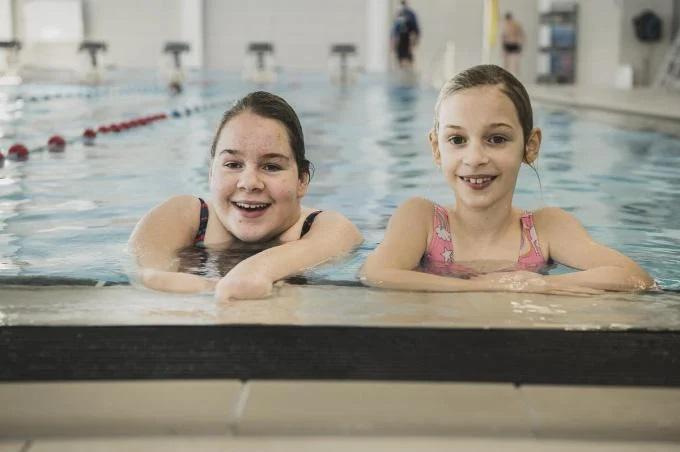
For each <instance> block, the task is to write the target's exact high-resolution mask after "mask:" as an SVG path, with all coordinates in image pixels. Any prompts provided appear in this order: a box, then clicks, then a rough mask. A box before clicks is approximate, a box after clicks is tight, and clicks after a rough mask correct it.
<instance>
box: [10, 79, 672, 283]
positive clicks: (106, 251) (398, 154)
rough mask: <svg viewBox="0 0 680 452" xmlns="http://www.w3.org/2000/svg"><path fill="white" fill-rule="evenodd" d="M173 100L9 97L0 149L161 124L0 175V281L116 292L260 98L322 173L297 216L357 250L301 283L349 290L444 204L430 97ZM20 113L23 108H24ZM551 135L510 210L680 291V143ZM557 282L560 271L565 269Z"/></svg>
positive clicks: (155, 93)
mask: <svg viewBox="0 0 680 452" xmlns="http://www.w3.org/2000/svg"><path fill="white" fill-rule="evenodd" d="M186 88H187V89H186V91H185V93H184V94H183V95H181V96H178V97H170V96H169V95H168V94H167V93H166V92H165V90H164V89H162V88H161V87H159V85H158V84H157V83H154V82H153V81H152V80H136V81H129V80H128V81H118V82H116V83H114V84H111V85H107V86H102V87H99V88H87V87H78V86H69V85H58V84H52V85H32V84H26V85H23V86H20V87H12V88H10V87H2V88H0V92H2V93H3V95H2V106H0V109H1V110H0V148H2V149H3V151H5V152H4V153H6V150H7V148H8V147H9V146H10V145H11V144H13V143H15V142H21V143H24V144H25V145H26V146H27V147H28V148H29V149H32V148H35V147H38V146H43V145H44V144H45V143H46V141H47V139H48V138H49V137H50V136H51V135H53V134H55V133H59V134H62V135H64V136H66V137H67V138H68V137H76V136H79V135H80V134H82V131H83V130H84V129H85V128H87V127H95V126H98V125H101V124H109V123H112V122H119V121H123V120H128V119H132V118H134V117H139V116H141V115H147V114H154V113H163V112H164V113H167V114H170V115H171V114H172V112H174V111H176V112H177V113H178V114H179V117H177V118H173V117H172V116H171V117H170V118H169V119H167V120H165V121H158V122H156V123H154V124H152V125H148V126H145V127H139V128H135V129H132V130H128V131H125V132H123V133H118V134H113V133H111V134H106V135H101V134H100V136H98V137H97V139H96V143H95V145H94V146H85V145H83V144H82V143H81V142H80V141H76V142H73V143H69V144H68V145H67V149H66V151H65V152H64V153H62V154H55V153H48V152H46V151H42V152H34V153H32V154H31V155H30V158H29V159H28V160H27V161H25V162H13V161H5V163H4V166H3V167H2V168H0V278H1V279H2V281H4V282H5V283H7V282H14V283H16V282H21V281H24V282H30V281H35V280H36V279H37V278H42V277H47V278H52V279H60V278H66V279H68V280H71V281H74V282H77V281H78V280H88V281H89V280H97V281H101V282H109V283H119V284H125V283H127V282H128V277H127V274H126V268H127V258H126V256H125V245H126V241H127V238H128V236H129V234H130V231H131V230H132V228H133V227H134V225H135V223H136V221H137V220H138V219H139V218H140V217H141V215H142V214H143V213H144V212H146V211H147V210H148V209H149V208H150V207H151V206H153V205H155V204H157V203H159V202H160V201H162V200H164V199H166V198H167V197H168V196H171V195H173V194H179V193H187V194H195V195H197V196H206V195H207V192H208V185H207V171H208V162H207V155H208V150H209V149H208V148H209V145H210V141H211V139H212V135H213V133H214V128H215V126H216V125H217V123H218V121H219V119H220V116H221V114H222V112H223V111H224V109H225V108H226V107H227V106H228V104H229V102H230V101H232V100H234V99H235V98H237V97H239V96H241V95H243V94H245V93H247V92H249V91H252V90H255V89H259V88H264V89H267V90H270V91H273V92H276V93H277V94H280V95H282V96H283V97H284V98H286V99H287V100H288V101H289V102H290V103H291V104H292V105H293V107H294V108H295V109H296V111H297V112H298V114H299V116H300V120H301V122H302V126H303V129H304V131H305V138H306V143H307V150H308V154H309V159H310V160H311V161H312V162H313V163H314V165H315V167H316V171H315V175H314V178H313V180H312V183H311V186H310V191H309V193H308V195H307V198H306V200H305V204H308V205H311V206H314V207H317V208H321V209H335V210H338V211H341V212H343V213H345V214H346V215H347V216H348V217H349V218H350V219H351V220H352V221H353V222H355V224H357V226H358V227H359V228H360V229H361V230H362V231H363V232H364V235H365V238H366V241H365V243H364V244H363V245H362V247H361V248H360V249H359V250H358V251H357V252H355V253H354V254H352V255H351V256H350V257H349V258H347V259H345V260H343V261H340V262H338V263H337V264H335V265H329V266H325V267H322V268H320V269H317V270H314V271H313V272H310V274H309V275H306V276H307V277H308V278H307V279H308V281H309V282H311V283H314V282H315V281H324V282H328V281H331V282H336V283H339V284H340V283H356V282H357V276H356V273H357V270H358V268H359V266H360V265H361V263H362V262H363V259H364V258H365V256H366V254H367V253H368V252H369V251H370V250H371V249H373V248H374V247H375V246H376V244H377V243H378V242H379V241H380V240H381V238H382V235H383V231H384V228H385V226H386V224H387V221H388V219H389V217H390V215H391V213H392V212H393V210H394V209H395V208H396V206H397V205H399V204H400V203H401V202H402V201H404V200H405V199H407V198H409V197H411V196H414V195H420V196H425V197H428V198H431V199H433V200H435V201H437V202H441V203H451V201H452V198H453V197H452V194H451V192H450V191H449V188H448V187H447V186H446V184H445V182H444V180H443V178H442V177H441V176H440V175H439V174H438V173H437V172H436V169H435V166H434V164H433V163H432V160H431V158H430V153H429V147H428V144H427V140H426V134H427V131H428V130H429V128H430V127H431V123H432V109H433V105H434V102H435V98H436V94H437V93H436V91H435V90H433V89H428V88H422V87H414V86H401V85H399V84H397V83H393V82H391V81H389V80H386V79H384V78H371V77H368V76H366V77H364V78H363V79H361V80H360V81H359V83H357V84H354V85H351V86H338V85H333V84H331V83H330V82H329V81H328V79H327V77H325V76H320V75H284V76H283V77H281V78H280V80H279V82H277V83H276V84H274V85H269V86H265V87H259V86H256V85H253V84H249V83H247V82H244V81H242V80H240V78H239V77H237V76H235V75H225V74H202V75H201V76H196V77H195V78H194V82H193V83H190V84H188V86H187V87H186ZM19 96H20V97H21V99H18V97H19ZM535 117H536V122H537V125H538V126H540V127H542V128H543V130H544V143H543V146H542V152H541V156H540V158H539V162H538V171H539V174H540V177H541V183H542V187H541V186H539V182H538V180H537V178H536V176H535V174H534V173H533V172H532V171H531V170H528V169H526V168H524V169H523V170H522V172H521V173H520V179H519V183H518V189H517V192H516V197H515V204H516V205H519V206H522V207H525V208H529V209H532V208H537V207H540V206H542V205H557V206H560V207H563V208H565V209H566V210H568V211H570V212H572V213H573V214H574V215H576V216H577V217H578V218H579V219H580V220H581V221H582V223H583V224H584V225H585V226H586V228H587V229H588V230H589V231H590V233H591V234H592V235H593V236H594V237H595V238H596V239H597V240H599V241H601V242H603V243H605V244H606V245H608V246H611V247H613V248H616V249H618V250H620V251H622V252H624V253H625V254H627V255H629V256H630V257H632V258H633V259H635V260H636V261H637V262H639V263H640V264H641V265H642V266H643V267H644V268H645V269H647V270H648V271H649V272H650V273H651V274H652V275H653V276H654V277H655V278H656V279H657V281H658V282H659V283H660V285H661V287H663V288H664V289H669V290H678V289H680V267H679V266H677V256H678V255H680V226H679V224H680V213H678V212H677V209H676V207H677V205H678V201H679V200H680V174H678V173H677V171H676V170H675V165H674V163H675V161H674V159H677V156H678V155H680V138H679V137H674V136H671V135H666V134H661V133H658V132H654V131H633V130H628V129H623V128H619V127H617V126H614V125H609V124H606V123H599V122H596V121H592V120H590V119H587V118H584V117H582V116H581V115H580V114H579V112H577V111H571V110H568V109H554V108H549V107H546V106H537V108H536V111H535ZM555 271H558V272H559V271H565V269H564V268H558V269H556V270H555Z"/></svg>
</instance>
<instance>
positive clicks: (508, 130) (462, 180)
mask: <svg viewBox="0 0 680 452" xmlns="http://www.w3.org/2000/svg"><path fill="white" fill-rule="evenodd" d="M430 142H431V145H432V151H433V155H434V158H435V161H437V163H439V164H441V167H442V171H443V173H444V176H445V177H446V180H447V181H448V183H449V185H450V186H451V188H452V189H453V190H454V192H455V194H456V202H457V204H458V205H465V206H467V207H470V208H488V207H491V206H493V205H496V204H497V203H499V202H502V203H510V204H512V195H513V192H514V189H515V183H516V182H517V175H518V173H519V167H520V165H521V163H522V157H523V155H524V136H523V132H522V127H521V124H520V122H519V118H518V116H517V112H516V109H515V106H514V104H513V103H512V101H511V100H510V99H509V98H508V97H507V95H505V94H504V93H503V92H502V91H501V90H500V88H499V87H497V86H483V87H475V88H469V89H465V90H462V91H459V92H457V93H455V94H453V95H450V96H449V97H447V98H445V99H444V100H443V101H442V103H441V105H440V108H439V130H438V132H437V135H436V136H434V134H433V135H431V137H430Z"/></svg>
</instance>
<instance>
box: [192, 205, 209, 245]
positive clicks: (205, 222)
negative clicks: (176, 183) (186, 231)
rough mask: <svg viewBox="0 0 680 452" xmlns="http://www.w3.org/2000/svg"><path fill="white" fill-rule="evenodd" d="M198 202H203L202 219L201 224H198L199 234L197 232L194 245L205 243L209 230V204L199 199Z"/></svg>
mask: <svg viewBox="0 0 680 452" xmlns="http://www.w3.org/2000/svg"><path fill="white" fill-rule="evenodd" d="M198 200H199V201H201V217H200V223H199V224H198V232H196V237H194V245H198V244H201V243H203V240H204V239H205V231H206V229H208V215H209V211H208V204H206V202H205V201H203V200H202V199H201V198H198Z"/></svg>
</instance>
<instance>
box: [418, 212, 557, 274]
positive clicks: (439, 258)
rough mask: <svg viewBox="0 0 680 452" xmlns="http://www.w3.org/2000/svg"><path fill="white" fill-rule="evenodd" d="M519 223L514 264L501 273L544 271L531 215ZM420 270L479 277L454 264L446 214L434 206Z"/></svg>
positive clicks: (468, 269) (545, 264)
mask: <svg viewBox="0 0 680 452" xmlns="http://www.w3.org/2000/svg"><path fill="white" fill-rule="evenodd" d="M520 221H521V222H522V241H521V242H520V254H519V258H518V259H517V264H515V265H514V266H513V267H510V268H507V269H503V270H502V271H514V270H528V271H533V272H540V271H542V270H545V269H546V268H547V267H548V266H549V265H550V263H549V262H548V261H546V259H545V258H544V257H543V254H542V253H541V247H540V245H539V243H538V235H537V234H536V227H535V226H534V214H533V213H531V212H525V213H524V214H523V215H522V216H521V218H520ZM527 243H528V247H527V249H526V251H525V244H527ZM420 270H422V271H425V272H428V273H434V274H436V275H443V276H458V277H466V276H467V277H469V276H473V275H476V274H478V273H479V272H477V271H475V270H473V269H471V268H469V267H466V266H464V265H461V264H457V263H456V262H455V261H454V248H453V240H452V236H451V227H450V226H449V214H448V212H447V211H446V209H445V208H444V207H442V206H440V205H438V204H435V205H434V221H433V225H432V240H431V241H430V243H429V245H428V247H427V250H426V251H425V254H424V255H423V258H422V259H421V261H420Z"/></svg>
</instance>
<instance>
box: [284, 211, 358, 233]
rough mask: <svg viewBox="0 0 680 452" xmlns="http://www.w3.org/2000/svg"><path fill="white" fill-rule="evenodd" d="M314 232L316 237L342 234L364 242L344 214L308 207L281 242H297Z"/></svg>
mask: <svg viewBox="0 0 680 452" xmlns="http://www.w3.org/2000/svg"><path fill="white" fill-rule="evenodd" d="M312 230H314V231H315V235H318V234H319V233H322V234H323V233H336V232H340V233H343V234H347V235H349V236H351V237H354V238H356V240H358V241H359V242H360V241H361V240H363V236H362V235H361V233H360V232H359V229H358V228H357V227H356V226H355V225H354V223H352V222H351V221H350V220H349V218H347V217H346V216H345V215H343V214H342V213H340V212H336V211H334V210H321V209H315V208H312V207H307V206H302V210H301V212H300V219H299V220H298V222H297V223H296V224H295V225H294V226H293V227H292V228H291V229H290V230H289V231H287V232H286V233H284V235H282V237H281V240H282V241H291V240H297V239H298V238H302V236H305V235H306V234H307V232H311V231H312Z"/></svg>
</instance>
